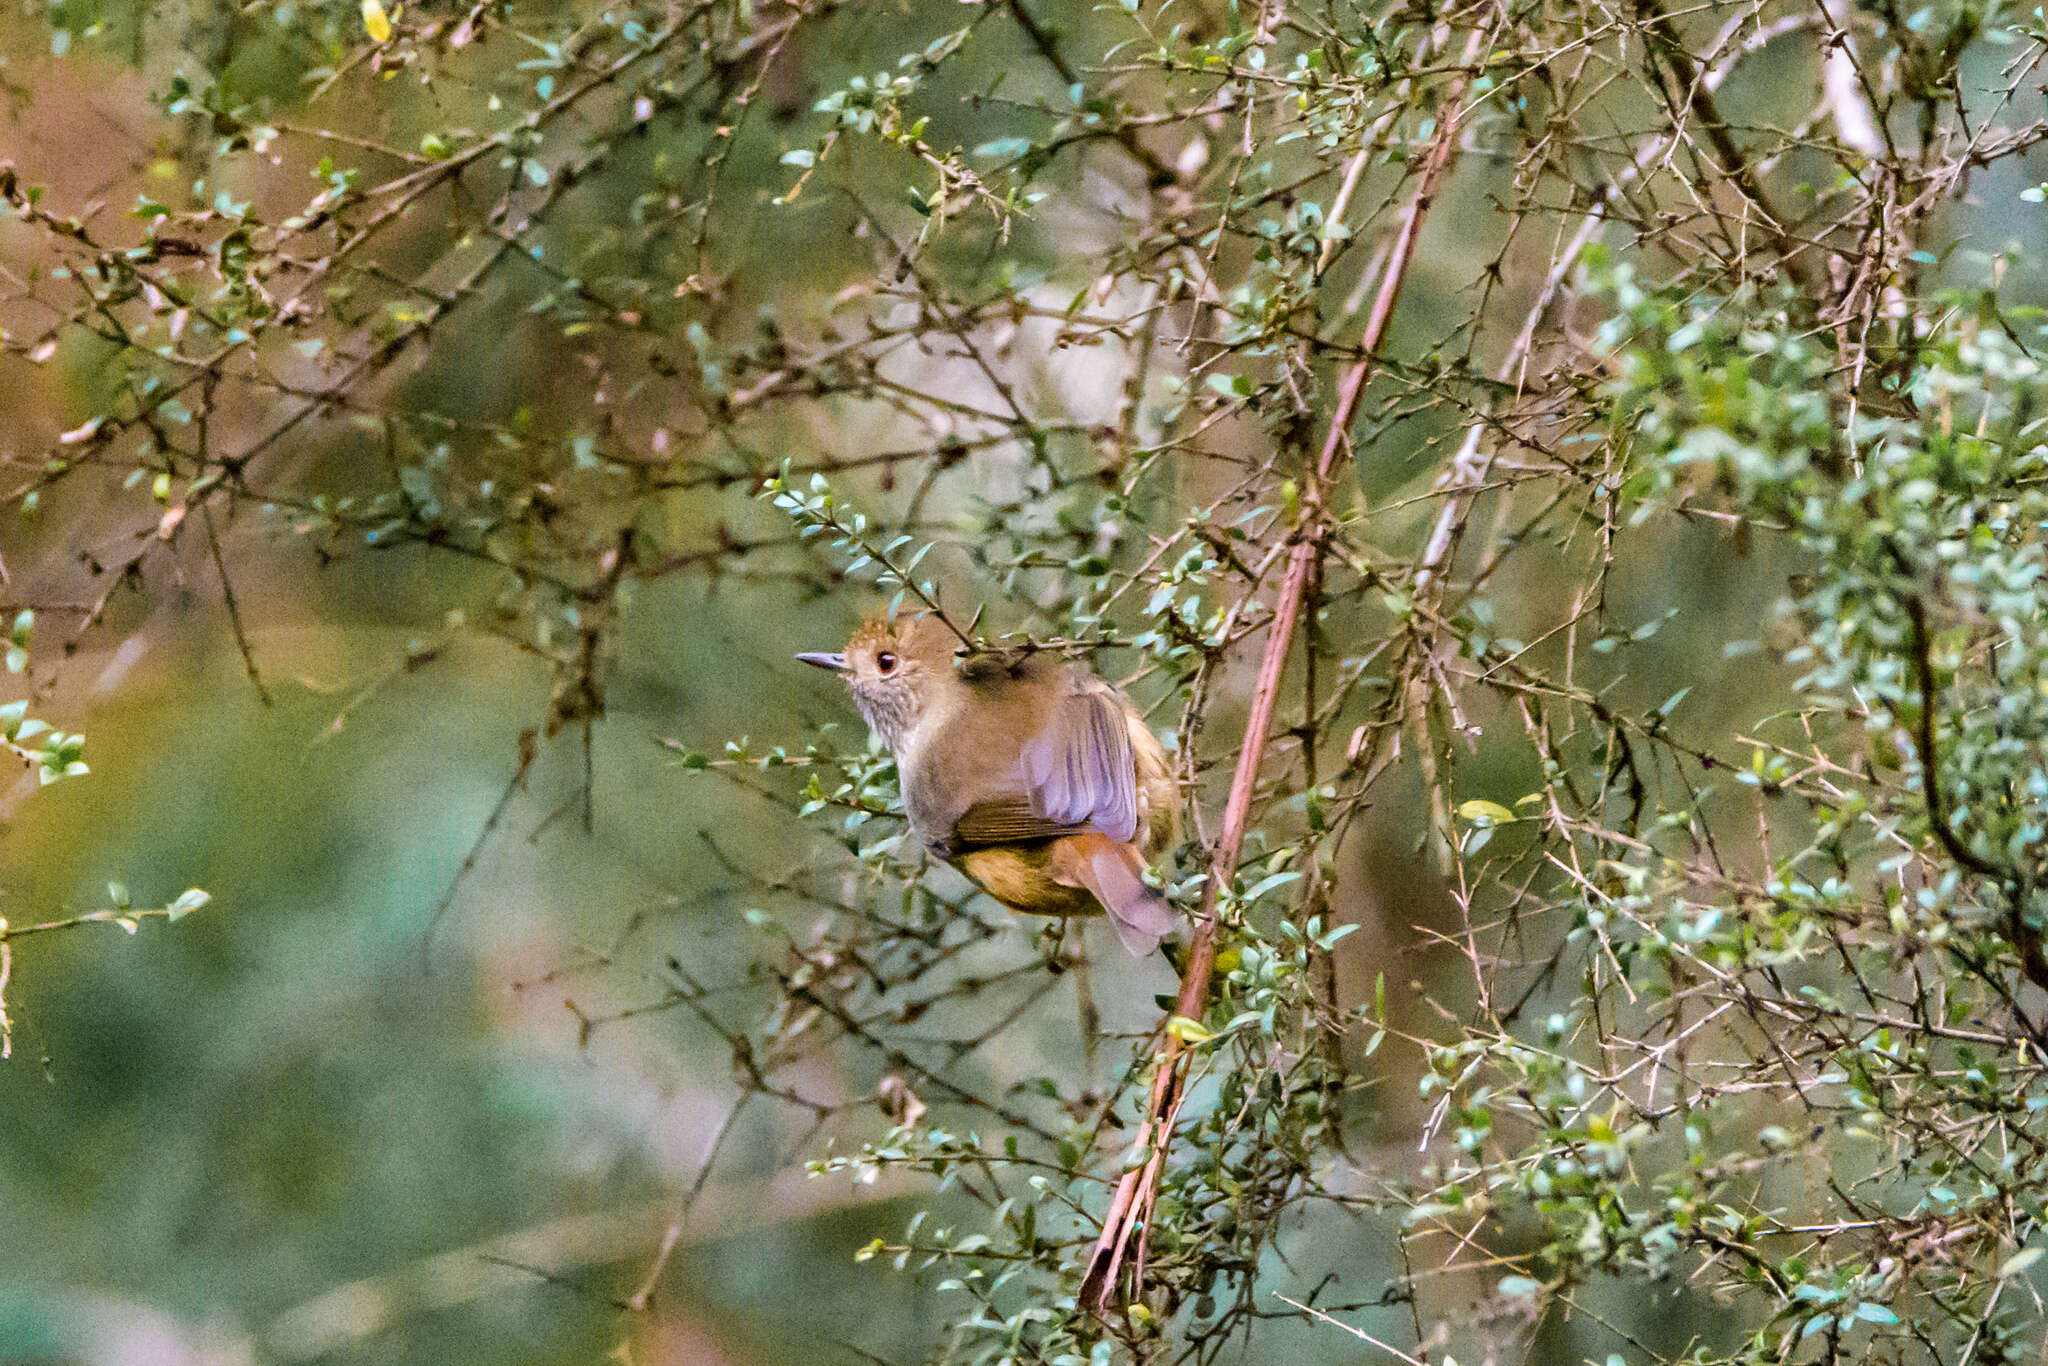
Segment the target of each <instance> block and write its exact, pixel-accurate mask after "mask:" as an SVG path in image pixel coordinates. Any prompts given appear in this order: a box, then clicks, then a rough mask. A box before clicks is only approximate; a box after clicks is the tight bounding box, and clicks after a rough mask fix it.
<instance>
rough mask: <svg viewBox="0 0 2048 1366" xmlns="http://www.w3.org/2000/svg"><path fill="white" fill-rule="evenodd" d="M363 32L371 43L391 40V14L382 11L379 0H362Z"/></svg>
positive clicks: (382, 7)
mask: <svg viewBox="0 0 2048 1366" xmlns="http://www.w3.org/2000/svg"><path fill="white" fill-rule="evenodd" d="M363 32H365V33H367V34H369V35H370V41H371V42H373V43H388V42H390V41H391V16H390V15H388V14H386V13H385V12H384V6H383V4H382V2H381V0H363Z"/></svg>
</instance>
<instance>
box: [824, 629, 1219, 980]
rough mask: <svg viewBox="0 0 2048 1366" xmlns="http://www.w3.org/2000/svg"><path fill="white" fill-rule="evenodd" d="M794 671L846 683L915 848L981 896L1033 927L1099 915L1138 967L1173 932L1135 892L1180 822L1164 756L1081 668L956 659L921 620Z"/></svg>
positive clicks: (1037, 658)
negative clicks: (829, 675) (917, 843)
mask: <svg viewBox="0 0 2048 1366" xmlns="http://www.w3.org/2000/svg"><path fill="white" fill-rule="evenodd" d="M797 658H798V659H801V660H802V661H803V662H804V663H806V664H815V665H817V666H818V667H819V668H821V669H830V670H832V671H833V672H835V673H837V674H838V675H839V676H840V677H842V678H844V679H845V680H846V686H847V687H848V688H850V689H851V690H852V692H853V700H854V704H855V705H856V706H858V707H859V708H860V713H861V715H862V716H864V717H866V718H867V722H868V725H869V726H870V727H872V728H873V729H874V732H875V735H876V736H877V737H878V738H880V740H881V741H882V743H883V744H884V745H886V746H888V748H889V752H890V753H891V754H893V755H895V756H896V770H897V773H898V775H899V776H900V777H901V779H902V784H903V808H904V811H905V812H906V813H907V814H908V815H909V817H910V825H911V830H912V833H913V835H914V836H915V837H916V838H917V839H919V840H922V841H923V843H924V845H925V847H926V848H927V849H930V850H931V851H932V852H933V853H934V854H936V855H938V856H939V857H940V858H943V859H945V860H946V861H948V862H949V863H951V864H952V865H953V866H954V867H956V868H958V869H959V870H960V871H961V872H963V873H965V874H967V875H968V876H969V877H971V878H973V879H974V880H975V881H976V882H977V883H979V884H980V885H981V886H982V888H983V889H984V890H985V891H987V892H988V894H989V895H990V896H992V897H994V898H995V899H996V900H997V901H1000V902H1002V903H1003V904H1004V905H1005V906H1008V907H1010V908H1011V909H1012V910H1017V911H1028V912H1031V913H1032V914H1035V915H1086V914H1093V913H1094V912H1096V911H1098V910H1104V911H1107V912H1109V918H1110V923H1111V924H1112V925H1114V926H1115V928H1116V933H1117V938H1119V939H1121V940H1122V941H1123V944H1124V947H1125V948H1127V949H1129V950H1130V951H1131V952H1132V953H1134V954H1139V955H1143V954H1147V953H1150V952H1152V950H1153V949H1155V948H1157V947H1158V946H1159V941H1160V940H1161V939H1162V938H1164V937H1165V936H1166V935H1167V934H1168V933H1169V932H1170V931H1171V930H1172V929H1173V925H1174V921H1173V915H1172V913H1171V912H1170V911H1169V910H1168V909H1167V906H1166V902H1165V901H1164V900H1163V899H1161V897H1160V896H1159V894H1158V893H1157V892H1155V891H1153V890H1152V889H1151V888H1150V887H1147V886H1146V885H1145V880H1144V872H1145V865H1146V864H1147V863H1148V862H1149V861H1150V860H1151V859H1152V858H1154V857H1156V856H1157V855H1158V854H1159V852H1160V851H1161V850H1163V849H1165V848H1166V847H1167V845H1169V844H1171V843H1172V842H1173V837H1174V826H1175V824H1176V820H1177V817H1178V814H1179V812H1178V805H1177V803H1176V801H1175V793H1174V784H1173V775H1172V772H1171V771H1170V769H1169V768H1168V766H1167V762H1166V751H1165V750H1164V749H1163V748H1162V747H1161V746H1160V744H1159V741H1158V740H1157V739H1156V738H1155V737H1154V736H1153V734H1152V732H1151V730H1150V729H1148V728H1147V727H1146V725H1145V722H1144V719H1143V718H1142V717H1140V716H1139V715H1138V712H1137V709H1136V708H1134V707H1132V706H1131V704H1130V702H1129V701H1128V700H1126V699H1125V697H1124V695H1123V694H1122V693H1120V692H1118V691H1117V690H1116V689H1115V688H1113V687H1111V686H1110V685H1109V684H1107V683H1105V682H1103V681H1102V680H1101V679H1099V678H1097V677H1096V676H1095V675H1094V674H1093V673H1091V672H1089V670H1088V666H1087V665H1085V664H1081V663H1077V662H1069V661H1067V660H1065V659H1062V658H1061V657H1059V656H1058V655H1056V654H1051V653H1048V652H1043V651H1037V650H1033V649H1030V648H1028V647H1027V648H1025V649H1021V650H975V649H969V648H965V646H964V643H963V641H962V640H961V638H960V637H959V636H958V635H956V634H955V633H954V632H953V629H952V628H951V627H950V626H948V625H947V624H946V623H945V622H944V621H942V620H941V619H940V618H938V617H936V616H932V615H929V614H917V615H901V616H896V617H892V618H888V619H885V620H878V621H871V622H869V623H868V624H867V625H865V626H863V627H861V628H860V630H858V631H856V632H855V633H854V636H853V639H852V640H851V641H849V642H848V643H847V646H846V650H845V653H843V654H801V655H798V656H797Z"/></svg>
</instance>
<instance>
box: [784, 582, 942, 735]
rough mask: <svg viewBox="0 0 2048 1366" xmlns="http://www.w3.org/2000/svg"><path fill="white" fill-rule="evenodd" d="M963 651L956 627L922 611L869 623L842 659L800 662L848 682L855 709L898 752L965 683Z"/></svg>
mask: <svg viewBox="0 0 2048 1366" xmlns="http://www.w3.org/2000/svg"><path fill="white" fill-rule="evenodd" d="M959 646H960V638H959V637H958V636H957V635H955V634H954V633H953V630H952V628H951V627H949V626H947V625H946V623H945V622H943V621H941V620H940V619H939V618H937V617H935V616H933V615H931V614H930V613H925V612H920V613H915V614H899V615H897V616H893V617H877V618H875V619H873V620H871V621H869V622H867V623H866V624H864V625H863V626H862V627H861V628H860V629H859V630H858V631H855V632H854V633H853V639H852V640H849V641H848V642H847V643H846V649H845V650H844V651H843V652H841V653H839V654H800V655H798V656H797V658H798V659H801V660H802V661H803V662H804V663H806V664H814V665H816V666H817V667H818V668H821V669H829V670H831V671H832V672H834V673H836V674H838V675H839V676H840V677H841V678H843V679H845V680H846V686H847V688H848V689H850V690H851V691H852V693H853V701H854V705H855V706H857V707H859V708H860V714H861V715H862V716H863V717H865V718H867V723H868V725H869V726H871V727H873V728H874V732H875V734H876V735H878V736H880V737H881V739H882V743H883V744H885V745H887V746H888V747H889V748H890V750H892V751H893V750H895V748H896V747H897V745H898V743H899V742H901V740H902V739H903V737H904V736H905V735H907V734H908V733H909V732H910V729H911V727H913V726H915V725H916V724H917V718H918V717H919V716H920V715H921V714H923V712H924V709H925V708H926V707H927V706H929V705H930V704H931V701H932V699H933V698H934V697H935V696H937V694H938V692H939V690H940V689H942V688H945V687H947V686H948V685H952V684H957V683H958V682H959V673H958V670H957V668H956V665H955V660H954V655H955V652H956V651H957V650H958V649H959Z"/></svg>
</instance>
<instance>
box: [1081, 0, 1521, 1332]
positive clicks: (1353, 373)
mask: <svg viewBox="0 0 2048 1366" xmlns="http://www.w3.org/2000/svg"><path fill="white" fill-rule="evenodd" d="M1484 41H1485V30H1483V29H1475V30H1473V32H1472V34H1471V36H1470V37H1469V38H1468V40H1467V41H1466V45H1465V53H1464V56H1463V58H1462V59H1461V61H1460V66H1461V67H1463V68H1465V69H1466V70H1469V69H1470V68H1471V65H1472V63H1473V61H1474V59H1476V58H1477V57H1478V55H1479V52H1480V49H1481V46H1482V44H1483V43H1484ZM1468 79H1469V78H1467V77H1464V76H1460V77H1459V78H1458V79H1457V80H1456V81H1455V82H1454V83H1453V85H1452V87H1451V89H1450V90H1449V91H1448V92H1447V94H1446V96H1445V99H1444V101H1443V104H1442V106H1441V113H1440V115H1439V118H1438V123H1437V134H1436V138H1435V140H1434V141H1433V142H1432V143H1431V144H1430V147H1429V151H1428V152H1427V153H1426V154H1425V155H1424V158H1423V161H1422V165H1421V167H1420V170H1419V173H1418V176H1417V180H1416V186H1415V195H1414V198H1413V199H1412V200H1410V202H1409V205H1408V209H1407V212H1406V214H1405V215H1403V217H1402V220H1401V226H1400V227H1399V229H1398V230H1397V231H1396V233H1395V235H1394V241H1393V245H1392V248H1391V249H1390V250H1389V251H1388V253H1387V260H1386V265H1385V267H1384V269H1383V270H1382V271H1381V274H1380V283H1379V288H1378V291H1377V293H1376V294H1375V295H1374V297H1373V303H1372V310H1371V312H1369V313H1368V314H1367V315H1366V320H1365V327H1364V330H1363V332H1362V333H1361V334H1360V337H1359V357H1358V359H1357V360H1356V361H1354V362H1353V363H1352V365H1351V367H1350V369H1349V370H1347V371H1346V372H1345V374H1344V378H1343V381H1342V383H1341V384H1340V385H1339V386H1338V390H1337V407H1336V411H1335V412H1334V413H1332V414H1331V417H1330V427H1329V431H1328V433H1327V434H1326V435H1325V437H1324V439H1323V448H1322V452H1321V454H1320V455H1319V456H1318V457H1317V459H1316V465H1315V471H1314V478H1313V480H1312V482H1311V484H1310V487H1309V490H1308V495H1307V496H1306V497H1305V498H1304V500H1303V515H1302V518H1301V522H1300V524H1299V525H1298V526H1297V527H1296V529H1295V532H1294V544H1293V547H1292V549H1291V550H1290V551H1289V553H1288V557H1287V573H1286V576H1285V577H1284V578H1283V579H1282V580H1281V584H1280V594H1279V597H1278V599H1277V600H1276V601H1275V602H1274V605H1273V621H1272V624H1271V626H1270V627H1269V629H1268V630H1267V633H1266V652H1265V655H1264V657H1263V658H1262V659H1261V660H1260V662H1259V675H1258V680H1257V682H1256V683H1255V684H1254V685H1253V688H1252V699H1251V711H1250V714H1249V715H1248V716H1246V718H1245V725H1244V741H1243V743H1242V745H1241V746H1240V747H1239V750H1238V757H1237V767H1236V769H1235V770H1234V771H1233V773H1232V774H1231V781H1230V794H1229V796H1228V797H1227V798H1226V799H1225V800H1224V804H1223V825H1222V828H1221V830H1220V831H1219V832H1218V834H1217V839H1216V847H1215V849H1214V851H1213V852H1212V854H1211V857H1210V861H1209V876H1208V878H1207V879H1206V880H1205V882H1204V884H1203V887H1202V905H1201V910H1200V912H1199V913H1198V916H1197V919H1196V922H1195V935H1194V941H1193V943H1192V945H1191V946H1190V948H1189V952H1188V964H1187V969H1186V971H1185V972H1183V973H1182V975H1181V987H1180V995H1179V997H1178V998H1177V999H1176V1000H1175V1002H1174V1014H1175V1015H1178V1016H1183V1017H1186V1018H1189V1019H1199V1018H1201V1016H1202V1014H1203V1004H1204V1002H1206V1001H1207V1000H1208V996H1209V984H1210V981H1211V979H1212V978H1213V977H1214V976H1215V971H1216V938H1217V925H1218V918H1217V901H1218V898H1219V896H1220V894H1221V891H1222V888H1223V887H1224V886H1226V885H1227V884H1229V883H1230V882H1231V881H1232V879H1234V878H1235V877H1236V876H1237V863H1238V858H1239V855H1240V854H1241V852H1242V851H1243V848H1244V835H1245V828H1246V826H1247V825H1248V824H1249V823H1250V820H1251V810H1252V799H1253V797H1254V796H1255V795H1256V793H1257V790H1258V782H1259V769H1260V766H1261V765H1262V763H1263V762H1264V760H1265V754H1266V735H1267V732H1268V731H1269V730H1271V728H1272V724H1273V711H1274V707H1275V705H1276V703H1277V701H1278V699H1279V696H1280V680H1281V677H1282V675H1283V674H1284V673H1285V672H1286V669H1287V653H1288V649H1289V647H1290V646H1291V645H1292V643H1293V640H1294V630H1295V627H1296V625H1297V624H1298V623H1299V621H1300V618H1301V608H1302V601H1303V599H1304V598H1305V597H1306V595H1307V592H1308V585H1309V580H1310V578H1311V576H1312V572H1313V570H1314V569H1315V567H1316V565H1317V564H1318V563H1319V562H1320V560H1321V558H1322V553H1323V547H1324V537H1325V532H1326V523H1325V521H1324V510H1323V488H1324V486H1325V485H1326V484H1327V483H1328V481H1329V478H1330V475H1331V473H1332V472H1333V471H1334V470H1335V469H1336V468H1337V464H1338V461H1339V459H1340V458H1341V457H1343V456H1344V455H1346V454H1348V453H1349V451H1350V444H1351V441H1350V429H1351V422H1352V419H1353V418H1354V417H1355V416H1356V415H1357V412H1358V402H1359V399H1360V397H1361V396H1362V395H1363V394H1364V392H1365V385H1366V381H1367V380H1368V379H1370V378H1371V377H1372V372H1373V368H1374V362H1375V360H1376V357H1377V352H1378V348H1379V346H1380V343H1381V342H1382V341H1383V340H1384V339H1385V337H1386V332H1387V325H1388V323H1389V322H1390V321H1391V320H1392V318H1393V315H1394V305H1395V304H1396V303H1397V302H1398V301H1399V299H1400V297H1401V286H1402V284H1403V283H1404V282H1405V281H1406V280H1407V277H1408V268H1409V266H1410V264H1411V263H1412V262H1413V260H1414V254H1415V242H1416V238H1417V236H1418V235H1419V234H1420V232H1421V230H1422V221H1423V219H1424V218H1425V217H1426V216H1427V215H1428V213H1429V209H1430V206H1431V205H1432V204H1433V203H1435V201H1436V196H1437V191H1438V190H1439V189H1440V188H1441V187H1442V183H1443V176H1444V172H1445V170H1446V169H1447V168H1448V167H1449V165H1450V161H1451V153H1452V151H1453V150H1454V149H1455V147H1456V146H1457V139H1458V132H1459V128H1460V126H1461V124H1462V122H1463V119H1462V115H1463V113H1464V110H1463V109H1462V108H1461V103H1462V101H1463V99H1464V96H1465V89H1466V85H1467V83H1468ZM1184 1061H1185V1048H1184V1046H1183V1044H1182V1043H1181V1040H1180V1038H1179V1037H1178V1036H1177V1035H1176V1034H1174V1033H1173V1032H1172V1031H1170V1030H1169V1031H1167V1032H1166V1033H1165V1034H1163V1035H1162V1040H1161V1043H1160V1051H1159V1061H1158V1068H1157V1071H1156V1072H1155V1073H1154V1074H1153V1082H1152V1092H1151V1097H1150V1104H1149V1105H1148V1106H1147V1109H1146V1119H1145V1122H1144V1124H1143V1125H1142V1126H1141V1127H1140V1129H1139V1131H1138V1134H1139V1137H1138V1145H1137V1146H1138V1148H1139V1150H1140V1151H1142V1152H1145V1153H1146V1154H1147V1156H1146V1157H1145V1159H1144V1160H1143V1161H1142V1162H1141V1163H1140V1164H1139V1165H1138V1166H1137V1167H1135V1168H1133V1169H1132V1170H1130V1171H1127V1172H1125V1173H1124V1176H1123V1179H1122V1180H1121V1181H1119V1182H1118V1183H1117V1189H1116V1192H1115V1194H1114V1195H1113V1196H1112V1198H1111V1200H1110V1207H1109V1209H1108V1211H1107V1212H1106V1213H1105V1215H1104V1218H1103V1225H1102V1234H1101V1236H1100V1237H1099V1238H1098V1239H1097V1240H1096V1244H1095V1250H1094V1252H1093V1253H1092V1254H1091V1255H1090V1257H1089V1263H1088V1270H1087V1273H1086V1275H1085V1276H1084V1277H1083V1278H1082V1282H1081V1300H1082V1302H1083V1303H1084V1304H1089V1305H1092V1306H1094V1307H1096V1308H1106V1307H1107V1306H1108V1305H1109V1304H1110V1303H1111V1302H1112V1301H1113V1300H1114V1298H1115V1294H1116V1285H1117V1273H1118V1271H1119V1269H1120V1268H1121V1266H1122V1264H1123V1260H1124V1256H1125V1253H1126V1251H1127V1250H1128V1249H1129V1248H1130V1246H1131V1242H1132V1235H1133V1234H1134V1233H1135V1232H1136V1231H1137V1229H1138V1228H1139V1227H1140V1226H1141V1225H1142V1224H1143V1223H1144V1222H1145V1217H1146V1214H1147V1212H1148V1211H1149V1209H1150V1207H1151V1203H1152V1199H1153V1196H1154V1195H1155V1194H1156V1193H1157V1191H1158V1188H1159V1174H1160V1171H1161V1169H1162V1168H1163V1166H1164V1165H1165V1162H1166V1153H1167V1148H1168V1146H1169V1144H1170V1142H1171V1138H1172V1128H1173V1123H1172V1117H1173V1116H1174V1115H1175V1114H1176V1113H1177V1111H1178V1110H1179V1106H1180V1100H1181V1084H1182V1081H1183V1077H1184Z"/></svg>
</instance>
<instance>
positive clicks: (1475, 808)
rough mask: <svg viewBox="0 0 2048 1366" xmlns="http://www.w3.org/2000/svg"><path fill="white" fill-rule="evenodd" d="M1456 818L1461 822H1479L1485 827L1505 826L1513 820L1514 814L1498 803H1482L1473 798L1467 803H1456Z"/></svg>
mask: <svg viewBox="0 0 2048 1366" xmlns="http://www.w3.org/2000/svg"><path fill="white" fill-rule="evenodd" d="M1458 817H1459V819H1461V820H1468V821H1479V822H1481V823H1483V824H1486V825H1505V824H1506V823H1507V822H1509V821H1511V820H1513V819H1514V818H1515V813H1514V812H1512V811H1510V810H1508V809H1507V808H1506V807H1505V806H1502V805H1501V804H1500V803H1499V802H1489V801H1483V800H1481V799H1479V798H1477V797H1475V798H1473V799H1472V800H1471V801H1469V802H1459V803H1458Z"/></svg>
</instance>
